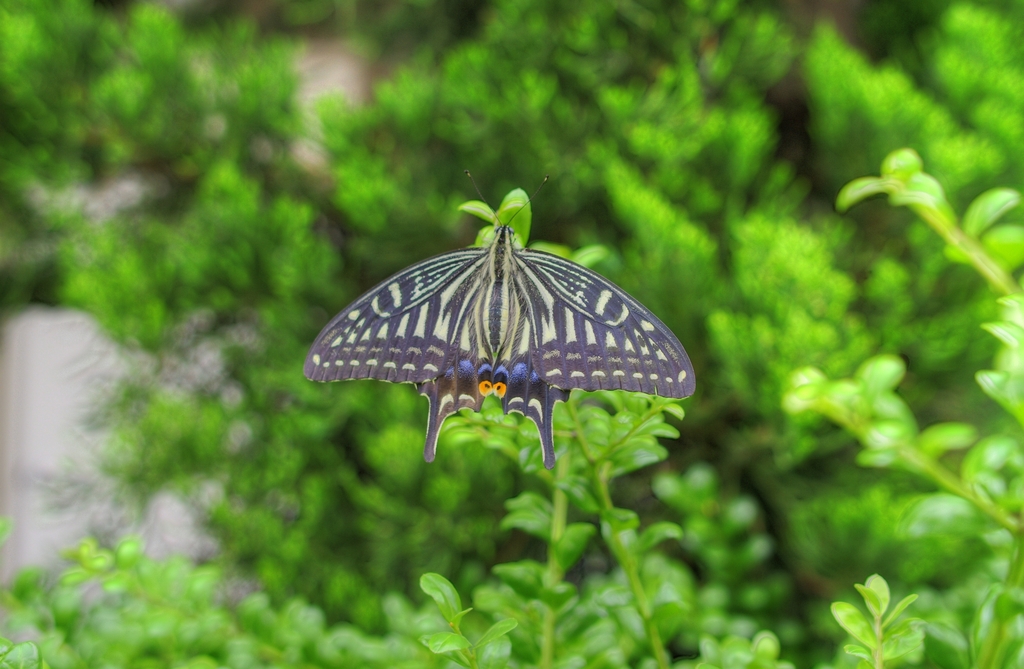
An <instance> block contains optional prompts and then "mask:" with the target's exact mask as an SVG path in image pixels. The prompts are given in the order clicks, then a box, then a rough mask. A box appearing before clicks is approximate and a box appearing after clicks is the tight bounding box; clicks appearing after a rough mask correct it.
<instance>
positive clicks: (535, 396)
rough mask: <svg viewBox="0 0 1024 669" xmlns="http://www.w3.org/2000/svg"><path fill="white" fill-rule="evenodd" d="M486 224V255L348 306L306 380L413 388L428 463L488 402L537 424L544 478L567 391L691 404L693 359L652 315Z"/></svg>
mask: <svg viewBox="0 0 1024 669" xmlns="http://www.w3.org/2000/svg"><path fill="white" fill-rule="evenodd" d="M510 195H511V194H510ZM467 204H471V203H467ZM526 206H527V207H528V206H529V204H528V203H527V205H526ZM502 209H504V205H503V207H502ZM502 209H499V213H500V212H501V211H502ZM467 211H468V209H467ZM527 211H528V209H527ZM490 213H491V214H493V221H494V227H493V229H491V230H488V232H489V233H490V234H488V237H489V240H488V241H487V242H486V243H485V244H484V245H483V246H481V247H470V248H465V249H460V250H457V251H450V252H448V253H442V254H440V255H437V256H434V257H432V258H428V259H426V260H423V261H421V262H419V263H416V264H415V265H412V266H411V267H408V268H407V269H405V270H403V271H401V272H399V273H397V274H395V275H394V276H391V277H390V278H387V279H385V280H384V281H382V282H380V283H379V284H377V285H376V286H374V287H373V288H371V289H370V290H368V291H367V292H366V293H364V294H363V295H362V296H360V297H359V298H358V299H357V300H356V301H355V302H353V303H352V304H350V305H349V306H347V307H345V308H344V309H343V310H342V311H341V312H340V313H339V314H338V315H337V316H335V317H334V318H333V319H332V320H331V321H330V322H329V323H328V324H327V325H326V326H325V327H324V329H323V331H322V332H321V333H320V335H319V336H318V337H317V338H316V340H315V341H314V343H313V346H312V347H311V348H310V350H309V354H308V356H307V357H306V362H305V366H304V372H305V375H306V378H308V379H311V380H313V381H339V380H344V379H379V380H381V381H390V382H392V383H414V384H416V387H417V388H418V389H419V392H420V394H422V395H425V396H426V397H427V399H428V401H429V404H430V406H429V414H428V419H427V433H426V443H425V445H424V448H423V457H424V459H425V460H426V461H427V462H433V460H434V455H435V452H436V449H437V437H438V433H439V432H440V429H441V425H442V424H443V423H444V420H445V419H446V418H447V417H448V416H450V415H452V414H453V413H455V412H456V411H459V410H460V409H467V408H468V409H473V410H474V411H479V410H480V407H481V405H482V404H483V401H484V398H485V397H487V396H488V395H494V396H496V397H497V398H498V399H499V400H500V401H501V406H502V409H503V410H504V412H505V413H506V414H507V413H509V412H517V413H521V414H524V415H525V416H526V417H527V418H529V419H530V420H531V421H533V423H534V424H536V426H537V430H538V431H539V433H540V441H541V446H542V452H543V458H544V466H545V467H547V468H548V469H551V468H553V467H554V466H555V449H554V437H553V430H552V424H551V419H552V412H553V408H554V405H555V403H556V402H564V401H566V400H567V399H568V397H569V392H570V391H571V390H573V389H580V390H629V391H634V392H641V393H648V394H651V395H661V396H662V397H674V398H683V397H689V396H690V395H692V394H693V392H694V384H695V380H694V374H693V366H692V365H691V363H690V359H689V356H687V354H686V351H685V350H684V349H683V346H682V344H680V343H679V340H678V339H677V338H676V336H675V335H674V334H672V331H671V330H669V329H668V327H666V326H665V324H664V323H662V322H661V321H660V320H658V318H657V317H655V316H654V314H652V313H651V312H650V310H648V309H647V308H646V307H644V306H643V305H642V304H640V303H639V302H637V301H636V300H635V299H633V298H632V297H630V296H629V295H628V294H627V293H626V292H625V291H624V290H622V289H621V288H619V287H618V286H616V285H615V284H613V283H612V282H611V281H608V280H607V279H605V278H604V277H602V276H601V275H599V274H597V273H596V272H593V271H591V270H589V269H587V268H585V267H583V266H581V265H578V264H576V263H574V262H572V261H570V260H566V259H565V258H562V257H560V256H557V255H554V254H551V253H546V252H544V251H539V250H533V249H528V248H524V247H523V245H522V242H521V241H520V237H519V236H518V235H517V234H516V231H515V230H514V229H513V228H512V227H511V226H510V225H508V224H507V223H506V222H504V221H503V220H502V219H501V217H500V216H499V215H498V214H495V213H494V212H493V210H490ZM478 215H479V214H478Z"/></svg>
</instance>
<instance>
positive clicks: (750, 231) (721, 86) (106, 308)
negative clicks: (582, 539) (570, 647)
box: [0, 0, 1024, 661]
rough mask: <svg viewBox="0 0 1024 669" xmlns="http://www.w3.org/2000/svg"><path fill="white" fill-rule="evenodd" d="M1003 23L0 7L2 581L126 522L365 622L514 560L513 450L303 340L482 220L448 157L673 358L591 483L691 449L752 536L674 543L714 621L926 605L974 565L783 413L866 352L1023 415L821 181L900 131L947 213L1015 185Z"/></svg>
mask: <svg viewBox="0 0 1024 669" xmlns="http://www.w3.org/2000/svg"><path fill="white" fill-rule="evenodd" d="M1021 26H1024V5H1022V4H1021V3H1020V2H1015V1H1011V0H1005V1H995V0H993V1H987V0H974V1H972V2H951V1H948V0H903V1H902V2H888V1H882V0H832V1H829V2H815V1H813V0H807V1H799V0H784V1H775V2H773V1H770V0H764V1H752V2H737V1H736V0H689V1H686V2H671V1H668V0H664V1H661V0H617V1H615V2H609V1H606V0H572V1H571V2H569V1H565V2H563V1H561V0H555V1H551V0H495V1H485V0H408V1H403V0H383V1H365V0H294V1H291V2H288V1H285V0H167V1H165V2H130V1H119V0H107V1H101V2H95V3H93V2H87V1H85V0H58V1H56V2H53V1H47V2H44V1H42V0H0V316H2V319H3V340H2V346H0V354H2V357H0V515H3V516H8V517H11V518H12V519H13V520H14V523H15V524H14V532H13V534H12V537H11V540H10V541H9V542H8V544H7V545H6V546H5V548H4V553H3V565H2V570H3V571H2V574H4V575H5V577H6V576H9V575H10V574H12V573H14V571H15V570H17V569H18V568H20V567H23V566H26V565H42V566H47V567H51V568H52V567H55V566H56V565H58V564H60V556H59V554H58V553H57V550H58V549H59V548H60V547H62V546H66V545H68V544H71V543H74V542H75V541H76V540H77V539H78V538H80V537H82V536H86V535H92V536H97V537H98V538H100V540H101V542H107V543H109V542H112V541H114V540H115V539H116V538H117V537H119V536H121V535H123V534H124V533H126V532H136V533H141V534H142V535H143V536H144V537H146V539H147V545H148V546H149V550H150V551H151V552H152V553H153V554H155V555H167V554H172V553H184V554H186V555H189V556H190V557H191V558H193V559H194V560H197V561H213V562H215V563H217V564H219V565H221V566H222V567H223V568H224V569H226V570H227V571H228V572H229V573H230V574H231V575H232V576H233V577H234V578H236V579H237V580H238V582H239V583H242V584H245V587H247V588H250V589H252V588H260V589H263V590H264V591H265V592H266V593H267V594H268V595H269V596H270V598H271V599H272V600H274V601H284V600H286V599H287V598H289V597H292V596H301V597H303V598H305V599H306V600H307V601H309V602H311V603H313V604H315V605H316V606H318V607H320V608H322V609H323V611H324V613H325V615H326V617H327V619H328V620H329V621H331V622H337V621H346V622H351V623H354V624H355V625H358V626H359V627H361V628H362V629H365V630H368V631H371V632H372V631H379V630H381V629H383V627H384V624H385V623H384V612H383V608H382V596H383V594H384V593H386V592H391V591H397V592H401V593H405V594H407V595H409V596H411V597H413V598H414V599H416V600H422V595H421V594H419V593H418V591H417V590H416V586H415V583H416V581H417V579H418V578H419V575H420V574H421V573H423V572H425V571H436V572H440V573H442V574H445V575H446V576H448V577H449V578H450V579H451V580H452V581H453V582H455V583H456V585H458V586H459V587H460V589H461V588H466V589H471V588H472V587H474V586H475V585H477V584H479V583H480V582H482V581H483V580H484V579H486V578H487V572H488V569H489V568H490V566H492V565H493V564H495V563H496V562H500V561H508V560H512V559H519V558H520V557H522V556H527V555H533V554H534V553H536V552H537V551H538V550H539V548H538V546H539V545H538V544H537V543H536V541H535V540H533V539H530V538H529V537H528V536H527V535H525V534H522V533H520V532H518V531H503V530H500V529H499V527H498V522H499V520H500V519H501V518H502V516H503V514H504V506H503V503H504V501H505V500H506V499H507V498H509V497H511V496H513V495H515V494H516V493H517V491H519V490H521V489H523V487H524V486H525V485H527V484H526V483H525V482H524V477H523V475H522V474H521V472H520V471H519V470H518V468H517V467H515V466H514V463H511V462H508V461H506V460H505V459H504V458H503V457H500V456H498V455H497V454H496V453H493V452H491V451H488V450H486V449H484V448H482V447H481V446H480V444H465V443H462V444H460V443H449V444H446V443H445V440H444V439H442V442H441V445H440V449H439V455H438V458H437V461H436V462H434V463H433V464H432V465H429V466H427V465H425V463H424V462H423V460H422V457H421V449H422V433H423V430H424V425H425V421H426V411H425V409H426V403H425V400H423V399H422V398H420V397H419V396H418V395H417V394H416V393H415V391H414V390H413V389H412V388H411V387H408V386H390V385H387V384H379V383H371V382H366V383H344V384H331V385H321V384H313V383H309V382H307V381H306V380H305V379H304V378H303V375H302V362H303V360H304V356H305V353H306V350H307V348H308V346H309V344H310V343H311V342H312V340H313V337H314V336H315V335H316V334H317V333H318V332H319V330H320V328H321V327H322V326H323V325H324V323H326V321H327V320H328V318H329V317H331V316H332V315H333V314H335V313H336V312H337V311H338V310H339V309H341V308H342V307H343V306H344V305H345V304H347V303H348V302H349V301H350V300H352V299H354V298H355V297H356V296H357V295H359V294H360V293H361V292H362V291H363V290H365V289H366V288H368V287H369V286H371V285H373V284H374V283H376V282H377V281H379V280H381V279H383V278H384V277H386V276H388V275H389V274H391V273H393V272H395V271H397V270H399V269H402V268H403V267H405V266H407V265H409V264H411V263H412V262H414V261H416V260H418V259H421V258H424V257H427V256H429V255H432V254H434V253H439V252H442V251H445V250H449V249H453V248H457V247H460V246H465V245H468V244H470V243H472V241H473V239H474V238H475V235H476V230H477V228H478V224H479V221H476V219H471V218H470V217H468V216H466V215H464V214H460V213H459V212H458V211H457V210H456V207H457V205H458V204H459V203H460V202H462V201H464V200H467V199H475V198H476V195H475V193H474V191H473V188H472V185H471V184H470V183H469V182H468V180H467V179H466V178H465V176H464V174H463V170H465V169H470V170H471V171H472V172H473V174H474V176H475V177H476V180H477V183H479V184H480V186H481V189H482V190H483V194H484V195H485V196H486V197H487V199H489V200H490V201H491V202H492V203H496V202H499V201H500V200H501V197H502V196H503V195H504V194H505V193H506V192H507V191H509V190H510V189H512V188H514V187H523V188H524V189H526V190H528V191H530V192H532V191H533V189H534V188H535V187H536V185H537V184H539V183H540V180H541V179H542V178H543V176H544V175H545V174H550V175H551V181H550V182H549V183H548V185H547V186H546V187H545V189H544V190H543V191H542V192H541V194H540V196H539V198H538V200H537V201H535V202H534V204H533V211H534V223H533V232H532V235H531V236H532V237H533V239H535V240H545V241H549V242H553V243H558V244H564V245H567V246H569V247H573V248H575V247H579V246H583V245H589V244H601V245H603V246H604V247H605V248H606V249H607V251H608V253H607V254H606V255H605V256H604V257H603V259H602V260H601V261H600V263H599V264H598V265H597V266H596V267H595V268H596V269H597V270H598V271H600V272H601V273H603V274H605V275H606V276H608V277H610V278H611V279H613V280H614V281H616V282H617V283H619V284H620V285H622V286H623V287H624V288H626V289H627V290H628V291H630V292H631V293H632V294H633V295H635V296H636V297H637V298H638V299H639V300H640V301H641V302H643V303H644V304H646V305H647V306H648V307H649V308H651V309H652V311H654V312H655V313H656V314H657V315H658V316H659V317H660V318H661V319H662V320H664V321H665V322H666V323H667V324H668V325H669V326H670V327H671V328H672V329H673V330H674V331H675V332H676V334H677V335H678V336H679V338H680V340H681V341H682V342H683V344H684V346H685V347H686V349H687V350H688V351H689V353H690V355H691V357H692V359H693V361H694V366H695V369H696V372H697V378H698V391H697V395H696V396H695V397H693V398H691V399H689V400H687V401H686V402H685V403H684V406H685V408H686V411H687V417H686V419H685V421H683V422H682V423H681V424H680V429H681V432H682V435H681V437H680V438H679V440H678V441H677V442H676V443H674V444H671V446H670V453H671V455H670V457H669V459H668V460H667V461H666V462H664V463H662V464H660V465H658V467H656V468H653V469H654V470H656V471H651V470H641V471H639V472H637V473H636V474H633V475H631V476H630V477H628V478H627V479H626V480H625V482H624V483H620V485H619V488H618V489H617V490H616V494H617V496H618V497H619V499H620V500H621V501H620V505H621V506H629V507H631V508H635V509H638V510H647V511H650V510H651V509H652V506H651V504H652V502H651V500H652V497H651V493H650V480H651V477H652V475H654V474H655V473H657V472H666V471H668V472H679V473H684V472H690V473H691V474H693V477H696V478H693V480H692V481H691V483H692V484H693V485H694V486H698V487H699V486H705V487H704V488H701V490H703V491H704V492H702V493H701V494H708V495H710V497H709V498H708V499H709V500H710V501H709V502H708V504H710V506H707V507H706V508H705V509H704V511H702V512H701V513H706V514H709V515H711V516H713V515H714V514H715V513H717V511H716V509H726V508H739V509H745V510H746V511H743V513H747V512H748V511H749V514H751V515H750V521H749V523H748V525H749V527H752V528H754V529H753V530H752V531H756V535H757V537H758V539H757V541H756V542H754V543H751V544H749V545H748V544H747V543H744V544H743V545H742V546H740V545H739V544H736V545H733V544H730V543H729V541H730V540H729V539H728V537H725V538H723V537H717V536H705V535H702V534H700V532H699V531H696V530H695V532H696V533H695V534H692V535H689V538H690V540H691V541H690V544H686V542H684V544H683V546H682V547H680V548H679V549H678V551H677V553H678V555H677V557H678V558H679V559H680V560H682V561H683V562H685V563H686V564H688V565H689V567H690V569H692V571H693V573H694V576H695V578H696V579H698V580H704V581H707V580H709V579H710V580H713V581H714V582H715V583H716V584H718V586H720V587H719V589H718V590H715V592H716V593H718V594H719V595H722V596H723V597H725V599H724V600H722V601H725V602H727V603H726V604H723V605H722V606H721V609H722V613H721V615H720V617H719V618H718V619H716V620H714V621H711V622H709V623H708V624H709V625H711V626H712V627H714V626H715V625H718V629H720V630H723V631H724V630H734V631H738V632H743V631H745V630H747V629H758V627H756V626H755V627H751V626H752V625H760V626H761V627H765V626H770V628H771V629H773V630H775V631H776V633H777V634H779V636H780V637H781V638H782V640H783V644H784V645H785V646H787V647H788V648H791V649H792V652H793V653H796V654H798V655H799V656H801V657H804V658H807V659H808V661H810V660H814V659H821V658H823V657H825V656H826V655H828V656H830V655H831V654H832V652H833V650H832V645H831V644H832V643H833V642H834V641H835V640H836V639H837V638H841V633H839V632H836V631H835V630H834V629H832V627H831V621H830V619H829V617H828V613H827V605H828V602H829V601H830V599H829V598H831V597H834V596H837V595H838V594H840V593H843V592H845V591H846V590H847V589H848V588H849V585H848V584H850V583H853V582H859V581H862V580H863V579H864V578H865V576H867V575H868V574H871V573H873V572H884V573H885V574H886V576H887V578H889V580H890V583H895V584H896V585H895V586H894V587H897V588H901V589H908V588H913V589H915V591H916V592H928V591H929V589H942V588H945V587H946V586H948V585H949V584H951V583H953V582H961V581H964V580H965V577H964V574H972V573H975V572H980V571H983V570H985V569H986V568H987V567H986V565H987V564H988V562H987V561H988V560H989V559H990V558H991V550H990V547H989V546H988V545H987V544H986V543H985V542H984V541H982V539H981V538H980V537H979V536H978V534H976V533H974V534H971V533H961V534H956V535H942V536H931V535H926V536H908V535H906V534H905V533H900V532H899V531H897V529H895V528H897V527H898V525H899V519H900V517H901V514H902V513H903V511H904V510H905V509H906V508H907V507H908V505H910V504H912V503H913V501H914V500H915V499H916V498H917V496H919V495H920V494H921V493H922V492H923V491H925V490H928V489H929V488H928V486H927V485H926V484H924V483H922V482H921V481H920V480H919V479H916V478H912V477H910V476H908V475H905V474H902V473H900V472H899V471H880V470H866V469H863V468H860V467H858V466H857V465H856V464H855V462H854V459H855V456H856V453H857V449H856V447H855V445H854V442H853V440H852V439H851V438H850V437H849V436H848V435H846V434H845V433H843V432H842V431H840V430H838V429H836V428H834V427H832V426H831V425H830V424H827V423H825V422H823V421H819V420H815V419H811V418H793V417H790V416H787V415H786V414H784V412H783V411H782V410H781V408H780V402H781V396H782V391H783V388H784V385H785V382H786V378H787V377H788V375H789V374H790V372H791V371H792V370H793V369H795V368H797V367H801V366H803V365H815V366H817V367H820V368H821V369H823V370H825V371H826V372H827V373H829V374H830V375H833V376H840V375H847V374H850V373H852V372H853V370H854V369H855V368H856V367H857V365H858V364H859V363H860V362H861V361H862V360H864V359H865V358H867V357H868V356H869V355H872V354H874V353H877V352H887V353H894V354H897V355H900V356H902V357H903V359H904V360H905V361H906V362H907V365H908V369H909V375H908V378H907V380H906V382H905V383H904V385H903V386H902V387H901V393H902V394H903V395H904V397H906V398H907V399H908V401H910V403H911V405H912V407H913V408H914V409H915V411H916V412H917V414H918V417H919V420H920V421H921V423H922V424H923V425H927V424H929V423H931V422H934V421H936V420H939V419H940V418H941V419H942V420H970V421H972V422H974V423H976V424H978V425H979V426H981V427H982V429H983V430H987V431H989V432H998V431H1001V430H1002V431H1006V430H1010V429H1011V427H1010V426H1009V424H1008V423H1007V421H1008V420H1009V419H1008V418H1004V417H1003V416H1002V415H1001V414H1000V412H999V410H998V407H997V406H996V405H995V404H994V403H992V402H991V401H989V400H988V399H986V398H985V397H984V395H983V394H982V393H981V391H980V390H979V389H978V387H977V386H976V384H975V382H974V378H973V374H974V371H975V370H977V369H979V368H982V367H984V366H986V365H988V364H989V362H990V360H991V358H992V356H993V354H994V353H995V350H996V342H995V341H994V340H993V339H992V338H991V337H989V336H988V335H986V334H985V333H984V332H982V331H981V330H980V329H979V328H978V327H977V325H978V323H980V322H982V321H983V320H985V319H991V318H992V317H993V316H994V314H995V305H994V301H993V299H992V295H991V293H990V291H989V289H988V288H987V287H986V286H985V285H984V284H983V282H982V281H981V280H979V279H978V278H977V277H976V276H975V275H974V273H973V272H972V270H970V268H967V267H964V266H963V265H957V264H953V263H950V262H948V261H947V260H946V259H945V258H943V256H942V243H941V240H940V239H938V238H937V237H936V236H935V235H934V234H932V233H931V232H930V231H929V230H928V229H927V228H926V226H925V225H924V224H923V223H921V222H919V221H917V220H915V219H914V218H913V217H912V216H911V215H910V213H909V212H906V211H903V210H895V209H891V208H889V207H887V206H886V205H885V204H884V203H882V202H871V203H868V204H866V205H862V206H859V207H858V208H856V209H854V210H853V212H852V213H851V214H849V215H846V216H839V215H837V214H836V213H835V210H834V208H833V202H834V199H835V196H836V193H837V192H838V189H839V188H840V187H841V186H842V185H843V184H844V183H846V182H847V181H848V180H850V179H852V178H855V177H858V176H862V175H866V174H877V172H878V166H879V163H880V162H881V160H882V158H883V157H884V156H885V155H886V154H887V153H888V152H889V151H891V150H893V149H896V148H899V147H902V146H910V147H913V148H914V149H916V150H917V151H918V152H919V153H920V154H921V156H922V157H923V159H924V162H925V166H926V168H927V169H928V170H929V172H931V173H932V174H934V175H935V176H936V177H937V178H938V179H939V181H940V182H941V183H942V185H943V187H944V188H945V189H946V193H947V195H948V197H949V198H950V201H951V202H952V203H953V204H954V206H955V207H956V208H957V209H958V211H962V210H963V208H964V206H965V205H966V203H968V202H970V200H971V199H972V198H973V197H975V196H976V195H978V194H979V193H981V192H982V191H983V190H986V189H988V188H991V187H993V186H997V185H1001V186H1008V187H1013V188H1018V189H1019V188H1021V187H1022V186H1024V183H1022V176H1024V151H1022V150H1021V149H1022V147H1024V39H1021V38H1022V35H1021V31H1022V28H1021ZM1015 216H1017V215H1016V214H1012V213H1011V214H1010V216H1009V220H1011V221H1012V220H1019V216H1018V218H1014V217H1015ZM708 481H711V483H708ZM707 485H711V486H712V488H707V487H706V486H707ZM707 490H711V492H710V493H708V492H707ZM695 494H696V493H695ZM737 503H738V504H740V506H739V507H736V506H735V504H737ZM730 505H732V506H730ZM651 513H656V511H651ZM698 515H699V514H698ZM702 542H703V543H702ZM600 550H601V549H600V548H599V547H594V548H593V552H594V555H591V556H589V557H588V558H587V559H586V560H585V561H584V562H583V566H582V567H581V568H580V569H582V570H583V571H584V572H586V570H588V569H589V570H597V571H600V570H601V569H606V568H607V563H606V562H602V558H601V555H600ZM743 551H747V552H743ZM580 577H582V576H580ZM718 586H716V587H718ZM722 593H724V595H723V594H722ZM708 596H709V597H712V596H718V595H714V594H713V593H712V594H709V595H708ZM949 597H954V595H949ZM954 598H955V597H954ZM950 606H951V607H953V608H955V605H954V604H950ZM752 621H753V622H752ZM744 625H746V627H744ZM730 626H731V627H730Z"/></svg>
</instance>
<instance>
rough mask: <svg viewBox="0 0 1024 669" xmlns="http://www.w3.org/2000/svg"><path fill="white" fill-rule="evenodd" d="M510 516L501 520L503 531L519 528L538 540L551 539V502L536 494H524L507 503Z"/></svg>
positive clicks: (506, 506)
mask: <svg viewBox="0 0 1024 669" xmlns="http://www.w3.org/2000/svg"><path fill="white" fill-rule="evenodd" d="M505 508H506V509H508V510H509V514H508V515H507V516H505V517H504V518H503V519H502V520H501V526H500V527H501V529H503V530H507V529H510V528H513V527H514V528H518V529H520V530H523V531H524V532H526V533H527V534H532V535H533V536H535V537H537V538H538V539H543V540H545V541H547V540H548V539H549V538H550V537H551V502H549V501H548V500H546V499H544V498H543V497H541V496H540V495H538V494H537V493H535V492H524V493H523V494H521V495H519V496H518V497H514V498H512V499H510V500H507V501H506V502H505Z"/></svg>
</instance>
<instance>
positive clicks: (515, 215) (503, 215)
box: [497, 188, 533, 244]
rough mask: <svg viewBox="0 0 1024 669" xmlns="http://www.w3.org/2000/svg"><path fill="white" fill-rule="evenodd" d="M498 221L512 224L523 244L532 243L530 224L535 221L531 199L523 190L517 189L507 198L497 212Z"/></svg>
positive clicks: (503, 223)
mask: <svg viewBox="0 0 1024 669" xmlns="http://www.w3.org/2000/svg"><path fill="white" fill-rule="evenodd" d="M497 215H498V220H500V221H501V224H502V225H509V223H511V225H512V229H513V230H514V231H515V233H516V234H517V235H519V239H520V241H521V242H522V243H523V244H526V243H527V242H529V241H530V223H531V222H532V220H533V212H532V210H531V206H530V197H529V196H528V195H527V194H526V191H524V190H523V189H522V188H516V189H515V190H512V191H510V192H509V194H508V195H506V196H505V199H504V200H502V201H501V206H500V207H498V211H497Z"/></svg>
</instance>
